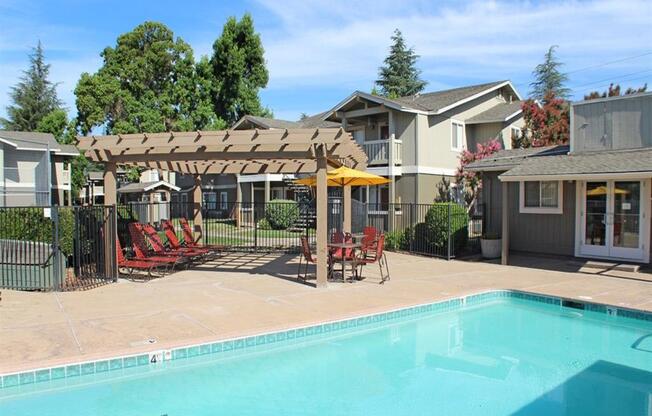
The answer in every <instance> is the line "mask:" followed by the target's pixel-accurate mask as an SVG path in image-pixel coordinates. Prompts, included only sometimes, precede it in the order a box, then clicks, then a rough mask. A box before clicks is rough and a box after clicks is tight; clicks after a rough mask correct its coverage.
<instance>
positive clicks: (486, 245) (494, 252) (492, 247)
mask: <svg viewBox="0 0 652 416" xmlns="http://www.w3.org/2000/svg"><path fill="white" fill-rule="evenodd" d="M502 247H503V240H502V239H501V238H492V239H485V238H481V239H480V248H481V249H482V257H484V258H485V259H497V258H498V257H500V255H501V254H502Z"/></svg>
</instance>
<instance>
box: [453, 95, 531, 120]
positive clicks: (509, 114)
mask: <svg viewBox="0 0 652 416" xmlns="http://www.w3.org/2000/svg"><path fill="white" fill-rule="evenodd" d="M522 105H523V101H521V100H518V101H512V102H511V103H504V104H498V105H496V106H494V107H491V108H490V109H488V110H487V111H484V112H482V113H480V114H476V115H475V116H473V117H471V118H469V119H466V120H465V121H464V123H466V124H481V123H501V122H505V121H507V120H510V119H511V118H513V117H516V116H517V115H519V114H521V113H522V112H523V110H522V109H521V106H522Z"/></svg>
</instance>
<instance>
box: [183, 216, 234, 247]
mask: <svg viewBox="0 0 652 416" xmlns="http://www.w3.org/2000/svg"><path fill="white" fill-rule="evenodd" d="M179 223H180V224H181V231H182V232H183V244H184V245H185V246H186V247H190V248H207V249H209V250H213V251H218V252H220V251H224V250H226V246H225V245H221V244H199V243H197V242H196V241H195V238H194V237H193V236H192V230H191V229H190V224H188V220H187V219H186V218H180V219H179Z"/></svg>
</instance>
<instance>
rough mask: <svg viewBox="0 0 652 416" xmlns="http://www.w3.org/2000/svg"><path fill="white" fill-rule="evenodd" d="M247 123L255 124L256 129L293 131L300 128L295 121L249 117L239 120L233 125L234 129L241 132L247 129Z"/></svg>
mask: <svg viewBox="0 0 652 416" xmlns="http://www.w3.org/2000/svg"><path fill="white" fill-rule="evenodd" d="M247 123H249V124H253V125H254V126H256V128H262V129H291V128H298V127H299V126H298V124H297V123H296V122H294V121H287V120H279V119H276V118H269V117H259V116H249V115H247V116H244V117H242V118H241V119H240V120H238V121H237V122H236V123H235V124H234V125H233V127H232V129H233V130H241V129H242V128H247Z"/></svg>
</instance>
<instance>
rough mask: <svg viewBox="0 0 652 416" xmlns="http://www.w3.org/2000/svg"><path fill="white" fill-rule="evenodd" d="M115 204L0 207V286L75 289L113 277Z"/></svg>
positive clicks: (104, 281) (115, 270) (114, 264)
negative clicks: (111, 205) (113, 205)
mask: <svg viewBox="0 0 652 416" xmlns="http://www.w3.org/2000/svg"><path fill="white" fill-rule="evenodd" d="M115 220H116V218H115V208H114V207H110V206H92V207H60V206H45V207H4V208H0V287H3V288H10V289H22V290H76V289H85V288H89V287H94V286H97V285H100V284H103V283H106V282H109V281H113V280H115V279H116V278H117V268H116V250H115V239H114V238H113V237H112V236H114V235H115Z"/></svg>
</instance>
